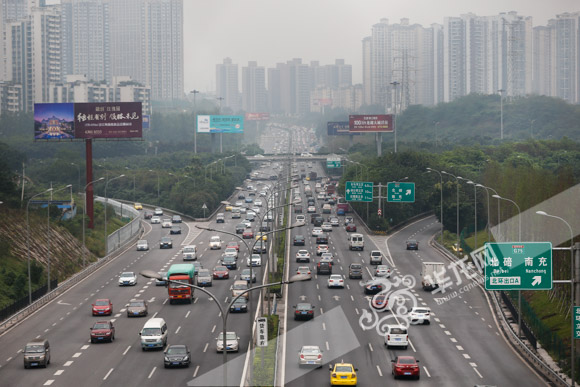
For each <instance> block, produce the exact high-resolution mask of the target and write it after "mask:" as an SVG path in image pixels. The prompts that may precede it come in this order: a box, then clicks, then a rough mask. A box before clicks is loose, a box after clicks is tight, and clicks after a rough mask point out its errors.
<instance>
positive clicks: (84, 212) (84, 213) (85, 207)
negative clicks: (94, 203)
mask: <svg viewBox="0 0 580 387" xmlns="http://www.w3.org/2000/svg"><path fill="white" fill-rule="evenodd" d="M101 180H105V178H104V177H100V178H98V179H97V180H93V181H91V182H90V183H88V184H87V185H85V189H84V190H83V192H84V198H85V205H84V206H83V268H84V267H86V266H87V265H86V252H85V250H86V244H85V218H86V216H87V187H88V186H89V185H91V184H93V183H96V182H97V181H101Z"/></svg>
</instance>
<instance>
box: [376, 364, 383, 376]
mask: <svg viewBox="0 0 580 387" xmlns="http://www.w3.org/2000/svg"><path fill="white" fill-rule="evenodd" d="M377 372H378V373H379V376H380V377H383V373H382V372H381V368H380V367H379V365H378V364H377Z"/></svg>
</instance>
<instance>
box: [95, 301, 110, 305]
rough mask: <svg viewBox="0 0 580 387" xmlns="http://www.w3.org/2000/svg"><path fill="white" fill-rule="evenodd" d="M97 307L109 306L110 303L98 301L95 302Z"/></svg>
mask: <svg viewBox="0 0 580 387" xmlns="http://www.w3.org/2000/svg"><path fill="white" fill-rule="evenodd" d="M95 305H97V306H105V305H109V301H107V300H97V302H95Z"/></svg>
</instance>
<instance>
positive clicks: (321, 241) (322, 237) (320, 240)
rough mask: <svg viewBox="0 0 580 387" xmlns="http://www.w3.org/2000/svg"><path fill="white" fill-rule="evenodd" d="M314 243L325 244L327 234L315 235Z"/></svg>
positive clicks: (326, 242)
mask: <svg viewBox="0 0 580 387" xmlns="http://www.w3.org/2000/svg"><path fill="white" fill-rule="evenodd" d="M316 244H317V245H326V244H328V234H320V235H319V236H317V237H316Z"/></svg>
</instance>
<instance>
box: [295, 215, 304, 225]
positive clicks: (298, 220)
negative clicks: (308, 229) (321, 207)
mask: <svg viewBox="0 0 580 387" xmlns="http://www.w3.org/2000/svg"><path fill="white" fill-rule="evenodd" d="M296 223H306V216H304V215H296Z"/></svg>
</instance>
